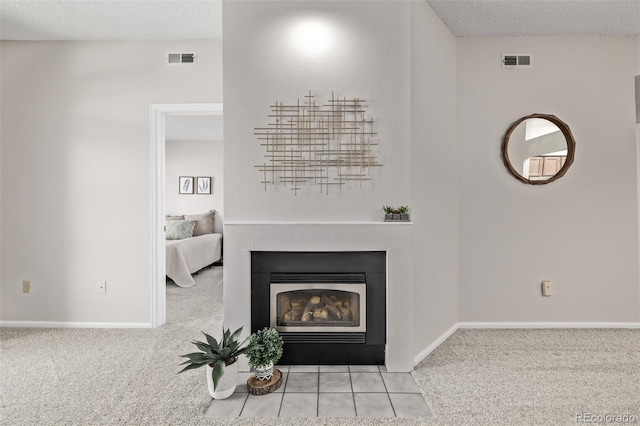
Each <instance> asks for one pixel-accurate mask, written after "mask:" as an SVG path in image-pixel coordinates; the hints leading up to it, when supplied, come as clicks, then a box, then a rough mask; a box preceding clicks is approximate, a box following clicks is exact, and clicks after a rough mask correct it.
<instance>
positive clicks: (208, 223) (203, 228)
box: [184, 210, 216, 237]
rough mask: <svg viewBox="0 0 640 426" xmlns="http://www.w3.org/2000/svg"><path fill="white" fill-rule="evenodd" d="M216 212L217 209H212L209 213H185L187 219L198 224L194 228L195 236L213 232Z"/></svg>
mask: <svg viewBox="0 0 640 426" xmlns="http://www.w3.org/2000/svg"><path fill="white" fill-rule="evenodd" d="M215 213H216V211H215V210H210V211H209V213H202V214H185V215H184V218H185V220H193V221H195V223H196V226H195V228H194V229H193V236H194V237H197V236H198V235H204V234H213V220H214V217H213V216H214V215H215Z"/></svg>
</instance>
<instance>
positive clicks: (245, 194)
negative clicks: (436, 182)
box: [223, 1, 411, 221]
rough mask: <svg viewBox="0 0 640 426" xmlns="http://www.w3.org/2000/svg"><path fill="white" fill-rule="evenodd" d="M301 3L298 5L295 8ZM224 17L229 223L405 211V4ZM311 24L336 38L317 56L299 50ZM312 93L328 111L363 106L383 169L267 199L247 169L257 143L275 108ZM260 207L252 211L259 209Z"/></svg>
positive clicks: (317, 4)
mask: <svg viewBox="0 0 640 426" xmlns="http://www.w3.org/2000/svg"><path fill="white" fill-rule="evenodd" d="M299 3H301V4H299ZM223 7H224V10H225V11H226V12H225V13H226V14H227V16H226V17H224V18H223V19H224V27H225V30H224V33H225V35H224V69H225V73H224V91H225V93H224V96H225V107H224V108H225V112H224V129H225V144H226V145H225V164H227V165H231V164H234V165H238V166H235V167H227V168H226V170H225V182H226V184H227V188H231V187H232V188H233V192H232V193H231V192H229V191H227V195H228V196H227V198H226V200H225V209H226V214H227V219H228V220H236V221H237V220H379V219H380V218H381V217H382V216H381V215H382V210H381V208H382V205H383V204H396V205H399V204H408V203H409V201H410V194H411V192H410V187H411V183H410V173H409V169H408V167H405V166H406V165H407V158H408V154H409V150H410V138H411V135H410V129H409V122H410V115H409V99H410V92H409V84H410V69H409V61H410V40H409V27H410V26H409V17H408V14H407V10H408V9H407V8H408V3H406V2H395V1H373V2H323V1H305V2H297V1H278V2H263V1H243V2H226V3H225V4H224V6H223ZM307 21H313V22H316V23H319V24H321V25H323V26H325V28H326V29H327V30H328V32H329V34H330V35H331V36H332V37H333V40H332V42H331V45H330V47H329V48H328V50H327V51H326V52H325V53H323V54H318V55H307V54H305V52H303V51H301V50H300V49H298V48H297V47H296V41H298V40H299V38H298V37H297V36H296V33H295V32H296V29H297V27H298V25H299V24H300V23H302V22H307ZM309 90H311V91H312V92H313V94H315V95H316V96H317V99H318V100H319V101H322V102H326V101H327V100H328V99H329V98H330V97H331V91H334V92H335V94H336V96H339V97H347V98H354V97H360V98H364V99H366V100H367V101H368V102H367V103H368V108H367V113H368V115H369V116H371V117H373V118H374V119H375V121H376V128H377V131H378V136H379V139H380V146H379V148H378V151H377V152H378V154H379V159H380V162H381V163H382V164H384V165H383V166H382V167H378V168H374V170H373V180H372V181H371V182H365V183H364V184H363V188H359V187H358V186H357V184H355V183H354V184H353V185H348V186H346V187H344V188H343V189H342V190H339V191H333V193H332V194H331V196H329V197H327V196H320V194H319V193H318V192H319V188H318V187H311V188H309V190H303V191H300V192H298V195H297V197H294V196H293V194H292V191H291V190H290V189H289V188H285V187H282V186H275V187H273V188H271V187H270V188H269V190H268V191H265V190H264V187H263V185H261V184H260V181H261V180H262V175H261V173H259V172H258V171H257V169H256V168H254V165H258V164H263V162H264V161H265V159H264V154H265V149H264V147H262V146H260V141H259V140H258V139H257V137H256V136H255V135H254V131H255V130H254V129H255V128H256V127H267V124H268V123H270V122H271V120H272V118H270V117H268V114H271V110H270V108H269V106H270V105H273V104H274V102H276V101H279V102H285V103H294V104H295V102H296V101H297V100H298V99H301V100H304V98H303V97H304V96H305V95H306V94H307V93H308V92H309ZM256 206H259V208H256Z"/></svg>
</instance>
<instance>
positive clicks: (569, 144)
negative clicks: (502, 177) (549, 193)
mask: <svg viewBox="0 0 640 426" xmlns="http://www.w3.org/2000/svg"><path fill="white" fill-rule="evenodd" d="M575 146H576V142H575V140H574V139H573V135H572V134H571V130H570V129H569V126H567V124H566V123H565V122H563V121H562V120H560V119H559V118H558V117H556V116H555V115H550V114H532V115H528V116H526V117H522V118H521V119H519V120H518V121H516V122H515V123H513V124H512V125H511V127H509V130H507V133H506V134H505V135H504V140H503V142H502V159H503V160H504V164H505V166H507V169H508V170H509V172H511V174H512V175H513V176H515V177H516V178H518V179H519V180H521V181H522V182H525V183H529V184H531V185H543V184H545V183H549V182H553V181H554V180H556V179H559V178H560V177H562V176H563V175H564V174H565V173H566V172H567V170H568V169H569V167H570V166H571V163H573V157H574V154H575Z"/></svg>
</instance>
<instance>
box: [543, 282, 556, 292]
mask: <svg viewBox="0 0 640 426" xmlns="http://www.w3.org/2000/svg"><path fill="white" fill-rule="evenodd" d="M554 294H556V292H555V290H554V288H553V283H552V282H551V281H548V280H544V281H542V295H543V296H552V295H554Z"/></svg>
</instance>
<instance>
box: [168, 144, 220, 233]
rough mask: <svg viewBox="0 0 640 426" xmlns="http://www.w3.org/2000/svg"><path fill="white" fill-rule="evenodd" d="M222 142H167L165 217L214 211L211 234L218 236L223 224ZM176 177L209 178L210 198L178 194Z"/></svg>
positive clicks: (207, 196)
mask: <svg viewBox="0 0 640 426" xmlns="http://www.w3.org/2000/svg"><path fill="white" fill-rule="evenodd" d="M223 155H224V151H223V143H222V141H167V142H166V173H165V176H166V195H165V212H166V213H167V214H174V215H180V214H199V213H205V212H208V211H209V210H215V211H216V214H215V222H214V230H215V232H218V233H222V228H223V226H222V225H223V223H224V203H223V194H224V178H223V170H224V169H223ZM180 176H194V177H197V176H210V177H211V194H210V195H205V194H179V193H178V178H179V177H180Z"/></svg>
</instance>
